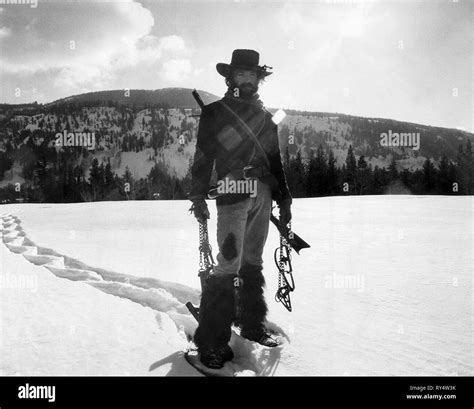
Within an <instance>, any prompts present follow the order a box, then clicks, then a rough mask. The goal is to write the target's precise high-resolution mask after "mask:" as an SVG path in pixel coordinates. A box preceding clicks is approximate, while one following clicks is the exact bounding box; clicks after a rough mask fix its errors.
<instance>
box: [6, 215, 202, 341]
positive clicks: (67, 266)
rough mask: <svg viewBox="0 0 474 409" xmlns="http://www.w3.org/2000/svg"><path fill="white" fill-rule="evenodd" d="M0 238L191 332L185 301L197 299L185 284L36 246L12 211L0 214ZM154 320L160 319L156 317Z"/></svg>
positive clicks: (35, 260)
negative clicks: (105, 266)
mask: <svg viewBox="0 0 474 409" xmlns="http://www.w3.org/2000/svg"><path fill="white" fill-rule="evenodd" d="M1 223H2V227H1V232H2V240H3V243H4V244H5V246H6V247H7V248H8V249H9V250H10V251H11V252H12V253H16V254H21V255H22V256H23V257H24V258H25V259H26V260H27V261H29V262H30V263H32V264H35V265H37V266H42V267H44V268H46V269H47V270H49V271H50V272H51V273H53V274H54V275H55V276H57V277H59V278H66V279H68V280H71V281H82V282H84V283H86V284H88V285H91V286H92V287H94V288H96V289H98V290H100V291H102V292H104V293H106V294H111V295H114V296H117V297H120V298H126V299H128V300H130V301H132V302H135V303H137V304H140V305H142V306H145V307H149V308H151V309H153V310H155V311H157V312H158V313H164V314H166V315H168V316H169V317H170V318H171V320H172V321H173V322H174V323H175V325H176V326H177V328H178V329H179V330H181V331H184V333H185V337H190V336H192V334H193V333H194V330H195V329H196V326H197V324H196V323H195V320H194V318H193V317H192V316H191V314H189V312H188V310H187V308H186V306H185V303H186V302H187V301H189V300H191V301H192V302H194V303H199V292H198V291H197V290H194V289H192V288H189V287H186V286H185V285H181V284H176V283H167V282H164V281H162V280H158V279H154V278H147V277H136V276H131V275H127V274H120V273H116V272H113V271H107V270H104V269H101V268H96V267H91V266H88V265H87V264H85V263H83V262H81V261H79V260H76V259H74V258H71V257H68V256H66V255H63V254H59V253H58V252H56V251H55V250H53V249H49V248H46V247H40V246H38V245H36V244H35V243H34V242H33V241H31V240H30V239H29V238H28V237H27V235H26V233H25V232H24V230H23V228H22V226H21V220H20V219H19V218H18V217H16V216H12V215H7V216H2V217H1ZM157 321H158V323H160V322H161V321H162V319H161V318H159V317H157Z"/></svg>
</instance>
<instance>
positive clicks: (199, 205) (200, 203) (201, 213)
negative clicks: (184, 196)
mask: <svg viewBox="0 0 474 409" xmlns="http://www.w3.org/2000/svg"><path fill="white" fill-rule="evenodd" d="M190 210H191V211H192V212H193V213H194V217H195V218H196V219H197V220H198V222H200V223H202V222H204V221H205V220H207V219H209V218H210V217H211V215H210V213H209V209H208V208H207V203H206V201H205V200H204V199H203V198H199V199H195V200H193V205H192V206H191V209H190Z"/></svg>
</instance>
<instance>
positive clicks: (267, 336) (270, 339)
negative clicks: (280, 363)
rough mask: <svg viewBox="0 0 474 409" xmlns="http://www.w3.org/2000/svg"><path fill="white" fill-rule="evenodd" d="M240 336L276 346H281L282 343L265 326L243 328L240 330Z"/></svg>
mask: <svg viewBox="0 0 474 409" xmlns="http://www.w3.org/2000/svg"><path fill="white" fill-rule="evenodd" d="M240 336H242V337H244V338H246V339H248V340H249V341H254V342H257V343H259V344H260V345H263V346H266V347H270V348H275V347H277V346H279V345H280V344H281V343H280V342H279V341H278V340H277V339H276V338H275V337H274V336H273V335H272V334H271V333H270V332H268V331H267V330H266V329H265V328H256V329H251V330H245V329H243V330H242V331H241V332H240Z"/></svg>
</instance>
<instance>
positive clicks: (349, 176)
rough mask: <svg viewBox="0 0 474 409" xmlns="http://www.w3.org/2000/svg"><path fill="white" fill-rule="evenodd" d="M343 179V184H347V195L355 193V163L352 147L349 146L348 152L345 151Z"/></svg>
mask: <svg viewBox="0 0 474 409" xmlns="http://www.w3.org/2000/svg"><path fill="white" fill-rule="evenodd" d="M343 178H344V182H345V183H348V184H349V194H354V193H355V192H356V180H357V162H356V158H355V155H354V151H353V149H352V145H349V150H348V151H347V156H346V163H345V171H344V174H343Z"/></svg>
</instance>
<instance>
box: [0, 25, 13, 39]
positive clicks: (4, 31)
mask: <svg viewBox="0 0 474 409" xmlns="http://www.w3.org/2000/svg"><path fill="white" fill-rule="evenodd" d="M11 33H12V32H11V30H10V29H9V28H7V27H0V39H2V38H5V37H8V36H10V35H11Z"/></svg>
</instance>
